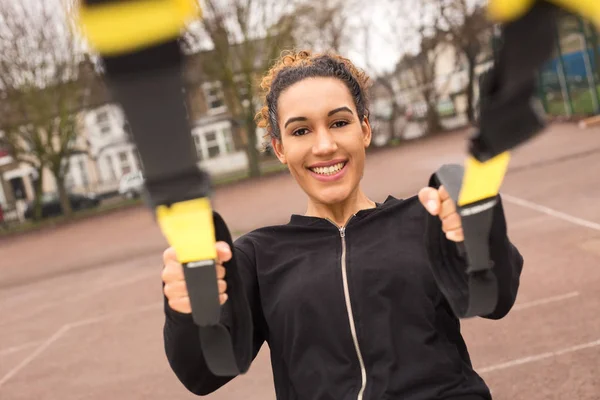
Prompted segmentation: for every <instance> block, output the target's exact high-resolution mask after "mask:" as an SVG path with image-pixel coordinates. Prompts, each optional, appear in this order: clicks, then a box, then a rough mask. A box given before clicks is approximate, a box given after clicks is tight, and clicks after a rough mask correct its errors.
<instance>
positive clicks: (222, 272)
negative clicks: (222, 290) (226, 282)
mask: <svg viewBox="0 0 600 400" xmlns="http://www.w3.org/2000/svg"><path fill="white" fill-rule="evenodd" d="M217 278H218V279H224V278H225V267H224V266H222V265H221V264H217Z"/></svg>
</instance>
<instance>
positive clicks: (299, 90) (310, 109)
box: [277, 77, 354, 119]
mask: <svg viewBox="0 0 600 400" xmlns="http://www.w3.org/2000/svg"><path fill="white" fill-rule="evenodd" d="M341 106H347V107H348V108H350V109H351V110H354V101H353V100H352V96H351V94H350V91H349V90H348V88H347V87H346V85H345V84H344V83H343V82H342V81H340V80H339V79H336V78H321V77H318V78H307V79H304V80H302V81H300V82H296V83H294V84H293V85H291V86H290V87H288V88H287V89H286V90H284V91H283V92H282V93H281V95H280V96H279V100H278V102H277V109H278V114H279V119H286V118H289V117H297V116H304V117H310V116H311V115H315V116H316V115H321V114H323V113H325V114H326V113H328V112H329V111H331V110H333V109H335V108H338V107H341Z"/></svg>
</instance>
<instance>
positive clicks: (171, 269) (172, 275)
mask: <svg viewBox="0 0 600 400" xmlns="http://www.w3.org/2000/svg"><path fill="white" fill-rule="evenodd" d="M161 275H162V280H163V282H165V283H166V282H172V281H182V280H184V279H185V276H184V274H183V266H182V265H181V264H180V263H178V262H177V261H169V262H167V263H166V264H165V267H164V268H163V270H162V273H161Z"/></svg>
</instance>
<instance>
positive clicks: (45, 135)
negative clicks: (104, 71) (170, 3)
mask: <svg viewBox="0 0 600 400" xmlns="http://www.w3.org/2000/svg"><path fill="white" fill-rule="evenodd" d="M66 6H67V2H64V1H60V0H44V1H40V2H34V3H26V2H20V1H14V2H13V1H2V2H0V92H1V93H2V103H3V107H2V109H1V113H2V122H1V126H0V130H2V131H3V137H2V141H3V142H5V145H6V146H7V147H8V148H9V149H10V151H11V154H12V156H13V157H14V158H15V159H16V160H17V161H18V162H22V163H26V164H29V165H30V166H32V167H33V168H35V170H36V171H37V176H38V180H37V182H36V184H35V194H36V197H35V198H36V202H35V203H36V209H37V213H36V215H37V216H38V217H39V215H40V214H39V199H40V195H41V194H42V188H43V179H44V173H43V171H44V169H48V170H49V171H50V172H51V174H52V176H53V177H54V179H55V181H56V185H57V188H58V193H59V196H60V202H61V206H62V208H63V211H64V213H65V214H66V215H70V214H71V206H70V202H69V199H68V195H67V190H66V188H65V177H66V175H67V173H68V169H69V162H68V161H69V158H70V157H71V156H72V155H73V154H76V153H77V152H80V151H82V149H81V148H79V147H78V144H77V132H78V129H77V126H78V121H77V113H76V111H77V110H78V109H80V108H81V106H82V105H83V104H84V103H85V102H86V98H87V97H88V95H89V91H87V90H85V89H86V87H87V84H88V83H89V79H88V78H89V75H85V74H81V73H80V72H81V66H82V65H85V56H84V54H83V53H82V52H81V51H80V49H81V43H80V42H79V39H78V37H77V36H76V35H75V34H74V33H73V29H74V24H73V23H72V21H70V20H69V17H68V14H67V13H66V9H64V8H63V7H66ZM92 69H93V68H92Z"/></svg>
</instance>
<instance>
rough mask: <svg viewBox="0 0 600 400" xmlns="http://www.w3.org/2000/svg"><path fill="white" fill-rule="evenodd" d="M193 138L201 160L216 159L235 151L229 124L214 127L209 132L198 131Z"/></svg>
mask: <svg viewBox="0 0 600 400" xmlns="http://www.w3.org/2000/svg"><path fill="white" fill-rule="evenodd" d="M193 136H194V143H195V144H196V150H197V152H198V157H199V159H200V160H206V159H210V158H216V157H219V156H221V155H224V154H228V153H231V152H233V151H234V145H233V137H232V135H231V127H230V125H229V123H220V124H215V125H212V126H210V128H209V130H200V129H198V130H196V131H195V132H194V133H193Z"/></svg>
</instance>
